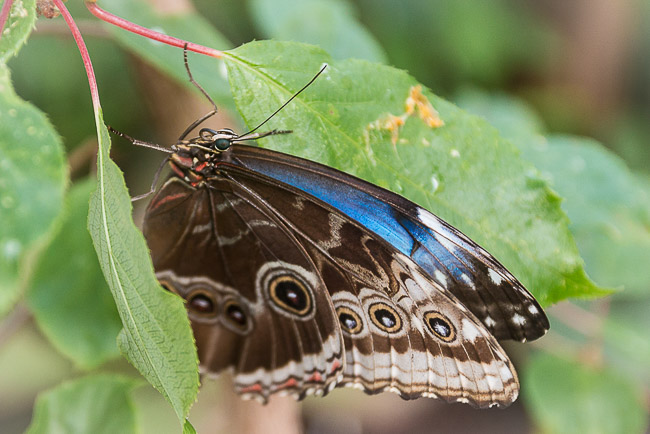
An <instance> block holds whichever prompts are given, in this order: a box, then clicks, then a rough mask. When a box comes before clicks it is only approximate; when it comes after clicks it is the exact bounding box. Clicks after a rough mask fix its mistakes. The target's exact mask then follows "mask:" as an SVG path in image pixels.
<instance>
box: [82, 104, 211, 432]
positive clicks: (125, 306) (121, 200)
mask: <svg viewBox="0 0 650 434" xmlns="http://www.w3.org/2000/svg"><path fill="white" fill-rule="evenodd" d="M96 116H97V119H98V121H97V122H98V126H99V127H98V129H99V131H101V136H100V137H99V145H100V146H99V153H98V158H97V190H96V191H95V192H94V193H93V194H92V196H91V200H90V212H89V215H88V228H89V230H90V234H91V236H92V239H93V243H94V245H95V250H96V252H97V256H98V257H99V263H100V265H101V267H102V271H103V272H104V277H105V278H106V281H107V282H108V285H109V287H110V288H111V292H112V293H113V298H114V299H115V302H116V304H117V310H118V312H119V314H120V318H121V319H122V324H123V325H124V329H123V330H122V332H121V333H120V335H119V337H118V345H119V348H120V350H121V351H122V353H123V354H124V355H125V356H126V357H127V359H128V360H129V361H130V362H131V364H133V365H134V366H135V367H136V368H137V369H138V370H139V371H140V373H142V375H143V376H144V377H145V378H146V379H147V381H149V382H150V383H151V384H152V385H153V386H154V387H155V388H156V389H158V391H159V392H160V393H162V394H163V396H164V397H165V398H166V399H167V400H168V401H169V402H170V403H171V404H172V407H173V408H174V411H175V412H176V414H177V416H178V418H179V419H180V421H181V423H184V420H185V416H186V414H187V412H188V411H189V408H190V407H191V405H192V403H193V402H194V400H195V399H196V394H197V390H198V380H199V377H198V358H197V355H196V348H195V346H194V341H193V338H192V331H191V329H190V324H189V319H188V318H187V313H186V311H185V308H184V306H183V302H182V300H181V299H180V298H179V297H178V296H176V295H174V294H172V293H170V292H167V291H164V290H163V289H162V288H161V287H160V285H159V284H158V282H157V281H156V278H155V276H154V272H153V266H152V265H151V259H150V258H149V249H148V247H147V245H146V244H145V241H144V237H143V236H142V234H141V233H140V231H139V230H138V229H137V228H136V227H135V224H134V223H133V220H132V218H131V200H130V197H129V195H128V192H127V190H126V186H125V184H124V178H123V177H122V172H120V170H119V168H118V167H117V166H116V165H115V163H113V162H112V161H111V160H110V159H109V157H108V156H109V151H110V140H109V136H108V131H107V130H106V128H105V127H104V125H103V120H102V118H101V113H99V114H97V115H96ZM100 122H101V123H100Z"/></svg>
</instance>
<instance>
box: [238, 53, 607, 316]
mask: <svg viewBox="0 0 650 434" xmlns="http://www.w3.org/2000/svg"><path fill="white" fill-rule="evenodd" d="M324 63H328V64H329V67H328V68H327V70H326V71H325V73H324V74H323V76H321V77H320V78H319V79H318V80H317V81H316V82H315V83H314V84H313V85H312V86H311V87H310V88H309V89H307V90H306V91H305V93H304V94H302V95H301V96H300V97H299V98H298V99H297V100H295V101H294V102H293V103H292V104H290V105H289V106H287V107H286V108H285V109H284V110H283V111H282V112H280V114H278V116H276V117H275V118H274V119H273V120H272V121H271V122H269V124H268V128H269V129H272V128H280V129H291V130H293V131H294V132H293V134H291V135H284V136H275V137H273V138H270V139H268V140H265V141H262V142H261V144H262V145H263V146H270V147H273V148H274V149H277V150H281V151H285V152H288V153H293V154H297V155H300V156H303V157H307V158H310V159H313V160H317V161H319V162H321V163H324V164H327V165H330V166H334V167H337V168H339V169H341V170H344V171H347V172H350V173H353V174H355V175H357V176H360V177H361V178H364V179H366V180H368V181H371V182H374V183H376V184H378V185H381V186H383V187H387V188H389V189H391V190H393V191H395V192H397V193H400V194H403V195H404V196H406V197H408V198H409V199H411V200H413V201H415V202H417V203H419V204H420V205H422V206H424V207H426V208H427V209H429V210H431V211H433V212H434V213H436V214H438V215H440V216H441V217H442V218H444V219H445V220H447V221H449V222H450V223H451V224H453V225H454V226H456V227H458V228H459V229H461V230H462V231H463V232H465V233H466V234H467V235H469V236H470V237H472V238H474V239H475V240H476V241H478V242H479V243H480V244H482V245H483V246H484V247H486V248H487V249H488V250H489V251H491V252H492V253H493V254H494V255H495V256H496V257H497V258H498V259H499V260H500V261H502V262H503V263H504V264H505V265H506V266H507V267H508V268H509V269H510V270H511V271H513V272H514V274H515V275H516V276H517V277H519V278H520V279H521V280H522V281H523V283H524V284H525V285H527V286H528V288H529V289H531V290H532V292H533V293H534V294H535V295H536V297H537V298H538V299H539V300H540V301H541V302H542V303H543V304H549V303H552V302H554V301H558V300H561V299H564V298H567V297H571V296H588V295H594V294H597V293H599V290H598V288H596V287H595V286H594V285H593V283H592V282H591V281H590V280H589V279H588V278H587V277H586V275H585V273H584V270H583V268H582V260H581V259H580V256H579V255H578V253H577V249H576V246H575V243H574V241H573V238H572V237H571V234H570V233H569V230H568V228H567V224H568V220H567V218H566V216H565V215H564V213H563V212H562V211H561V209H560V199H559V198H558V197H557V196H556V195H555V194H554V193H553V192H552V191H551V190H550V189H549V188H548V186H547V184H546V182H544V181H543V180H542V179H541V178H540V177H539V176H538V173H537V171H536V170H535V169H534V168H533V167H532V166H531V165H530V164H529V163H527V162H526V161H525V160H523V159H522V158H521V157H520V155H519V151H518V150H517V148H516V147H515V146H514V145H512V144H511V143H510V142H508V141H507V140H504V139H502V138H501V137H500V136H499V134H498V133H497V131H496V130H495V129H494V128H493V127H491V126H490V125H489V124H487V123H486V122H485V121H484V120H482V119H480V118H478V117H476V116H472V115H469V114H468V113H466V112H464V111H462V110H460V109H458V108H457V107H455V106H454V105H452V104H450V103H448V102H447V101H444V100H442V99H440V98H438V97H436V96H434V95H433V94H431V93H430V92H428V91H425V92H424V95H425V96H426V97H427V98H428V100H429V101H430V102H431V103H433V106H434V107H435V108H436V109H437V110H438V112H439V113H440V118H441V119H442V120H443V121H444V122H445V125H444V126H442V127H439V128H432V127H430V126H428V124H426V123H425V122H423V121H422V120H421V119H420V118H419V117H418V116H417V115H413V116H409V117H408V118H407V119H406V123H405V125H404V126H403V127H402V128H401V129H399V130H396V129H393V132H397V133H398V137H397V139H398V140H396V142H395V143H394V144H393V142H392V136H391V132H389V131H386V130H383V129H381V128H378V126H380V125H382V124H386V120H387V119H389V118H388V116H389V115H390V114H392V115H396V116H397V115H402V114H404V112H405V103H406V100H407V98H408V97H409V94H410V92H411V91H412V89H413V88H412V87H413V86H415V85H417V83H416V82H415V80H414V79H413V78H411V77H410V76H409V75H408V74H406V73H405V72H403V71H399V70H396V69H394V68H391V67H388V66H383V65H378V64H372V63H368V62H365V61H360V60H345V61H332V59H331V58H330V57H329V56H328V55H327V54H326V53H325V52H323V51H322V50H320V49H318V48H316V47H312V46H306V45H302V44H296V43H282V42H254V43H250V44H246V45H244V46H242V47H239V48H237V49H236V50H233V51H232V52H229V53H228V56H227V57H226V65H227V66H228V71H229V77H230V81H231V85H232V88H233V93H234V95H235V101H236V103H237V105H238V108H239V110H240V112H241V113H242V115H243V117H244V119H245V120H246V122H247V123H248V125H249V126H254V125H257V124H258V123H259V122H260V121H261V120H263V119H265V118H266V117H267V116H268V115H269V114H270V113H272V112H273V111H274V110H275V109H276V108H277V107H279V106H280V105H281V104H282V103H283V102H285V101H286V100H287V99H288V98H289V97H290V96H291V95H292V94H293V92H295V91H296V90H297V89H299V88H300V87H302V85H304V84H305V83H306V82H307V81H309V79H310V78H311V77H312V76H313V74H314V73H315V72H316V71H318V70H319V69H320V67H321V66H322V65H323V64H324Z"/></svg>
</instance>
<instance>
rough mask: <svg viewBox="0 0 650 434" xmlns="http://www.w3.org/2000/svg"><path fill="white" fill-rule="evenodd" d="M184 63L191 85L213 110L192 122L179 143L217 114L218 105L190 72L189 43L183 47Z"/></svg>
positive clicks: (179, 139)
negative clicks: (188, 59) (208, 102)
mask: <svg viewBox="0 0 650 434" xmlns="http://www.w3.org/2000/svg"><path fill="white" fill-rule="evenodd" d="M183 62H184V63H185V70H186V71H187V75H188V77H189V78H190V83H192V84H193V85H194V86H195V87H196V88H197V89H198V90H199V91H200V92H201V93H202V94H203V96H204V97H206V99H207V100H208V101H210V104H212V107H213V108H212V110H210V111H209V112H208V113H206V114H205V115H203V116H201V117H200V118H199V119H197V120H195V121H194V122H192V124H191V125H190V126H189V127H187V128H186V129H185V131H183V133H182V134H181V135H180V137H179V138H178V141H179V142H180V141H181V140H183V139H184V138H185V137H187V135H188V134H189V133H190V131H192V130H193V129H194V128H196V127H198V126H199V125H201V124H202V123H203V122H205V121H206V120H207V119H208V118H210V117H212V116H214V115H216V114H217V104H215V102H214V100H213V99H212V98H210V95H208V93H207V92H206V91H205V89H203V87H201V85H200V84H199V83H198V82H197V81H196V80H194V76H193V75H192V71H191V70H190V63H189V62H188V61H187V42H186V43H185V45H184V46H183Z"/></svg>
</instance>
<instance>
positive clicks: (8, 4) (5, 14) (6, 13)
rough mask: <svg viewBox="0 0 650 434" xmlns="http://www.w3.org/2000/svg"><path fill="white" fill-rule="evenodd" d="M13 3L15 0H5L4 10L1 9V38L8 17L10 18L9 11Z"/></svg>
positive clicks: (0, 37)
mask: <svg viewBox="0 0 650 434" xmlns="http://www.w3.org/2000/svg"><path fill="white" fill-rule="evenodd" d="M13 4H14V0H5V2H4V3H3V4H2V10H0V39H2V34H3V33H4V29H5V24H7V18H9V12H10V11H11V6H12V5H13Z"/></svg>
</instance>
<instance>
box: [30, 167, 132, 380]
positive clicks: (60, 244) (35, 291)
mask: <svg viewBox="0 0 650 434" xmlns="http://www.w3.org/2000/svg"><path fill="white" fill-rule="evenodd" d="M94 187H95V181H94V179H88V180H85V181H82V182H79V183H77V184H75V186H74V187H73V188H72V189H71V190H70V191H69V193H68V195H67V198H66V202H65V206H64V209H65V211H64V215H63V222H62V224H61V226H60V228H59V230H58V232H57V233H56V235H55V236H54V237H53V239H52V240H51V241H50V244H49V246H48V247H47V248H46V249H45V250H44V251H43V252H42V253H41V255H40V257H39V259H38V262H37V264H36V265H35V267H34V270H33V271H32V277H31V280H30V283H29V287H28V291H27V297H26V300H27V303H28V305H29V307H30V309H31V311H32V314H33V315H34V319H35V320H36V322H37V324H38V326H39V328H40V329H41V331H42V332H43V334H45V335H46V336H47V337H48V339H49V340H50V342H51V343H52V344H53V345H54V346H55V347H56V348H57V349H58V350H59V351H60V352H61V353H63V354H65V355H66V356H67V357H69V358H70V359H71V360H72V361H73V362H74V363H75V364H77V365H78V366H80V367H82V368H85V369H90V368H94V367H96V366H98V365H99V364H101V363H103V362H105V361H106V360H108V359H111V358H114V357H116V356H118V355H119V352H118V349H117V345H116V343H115V339H116V337H117V334H118V332H119V331H120V329H121V327H122V323H121V322H120V318H119V316H118V315H117V310H116V309H115V302H114V301H113V298H112V297H111V293H110V292H109V289H108V286H107V285H106V281H105V280H104V275H103V274H102V270H101V268H99V263H98V262H97V256H96V255H95V251H94V248H93V244H92V240H91V238H90V234H89V233H88V230H87V228H86V224H85V223H86V220H87V218H88V200H89V198H90V192H91V191H92V189H93V188H94Z"/></svg>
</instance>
